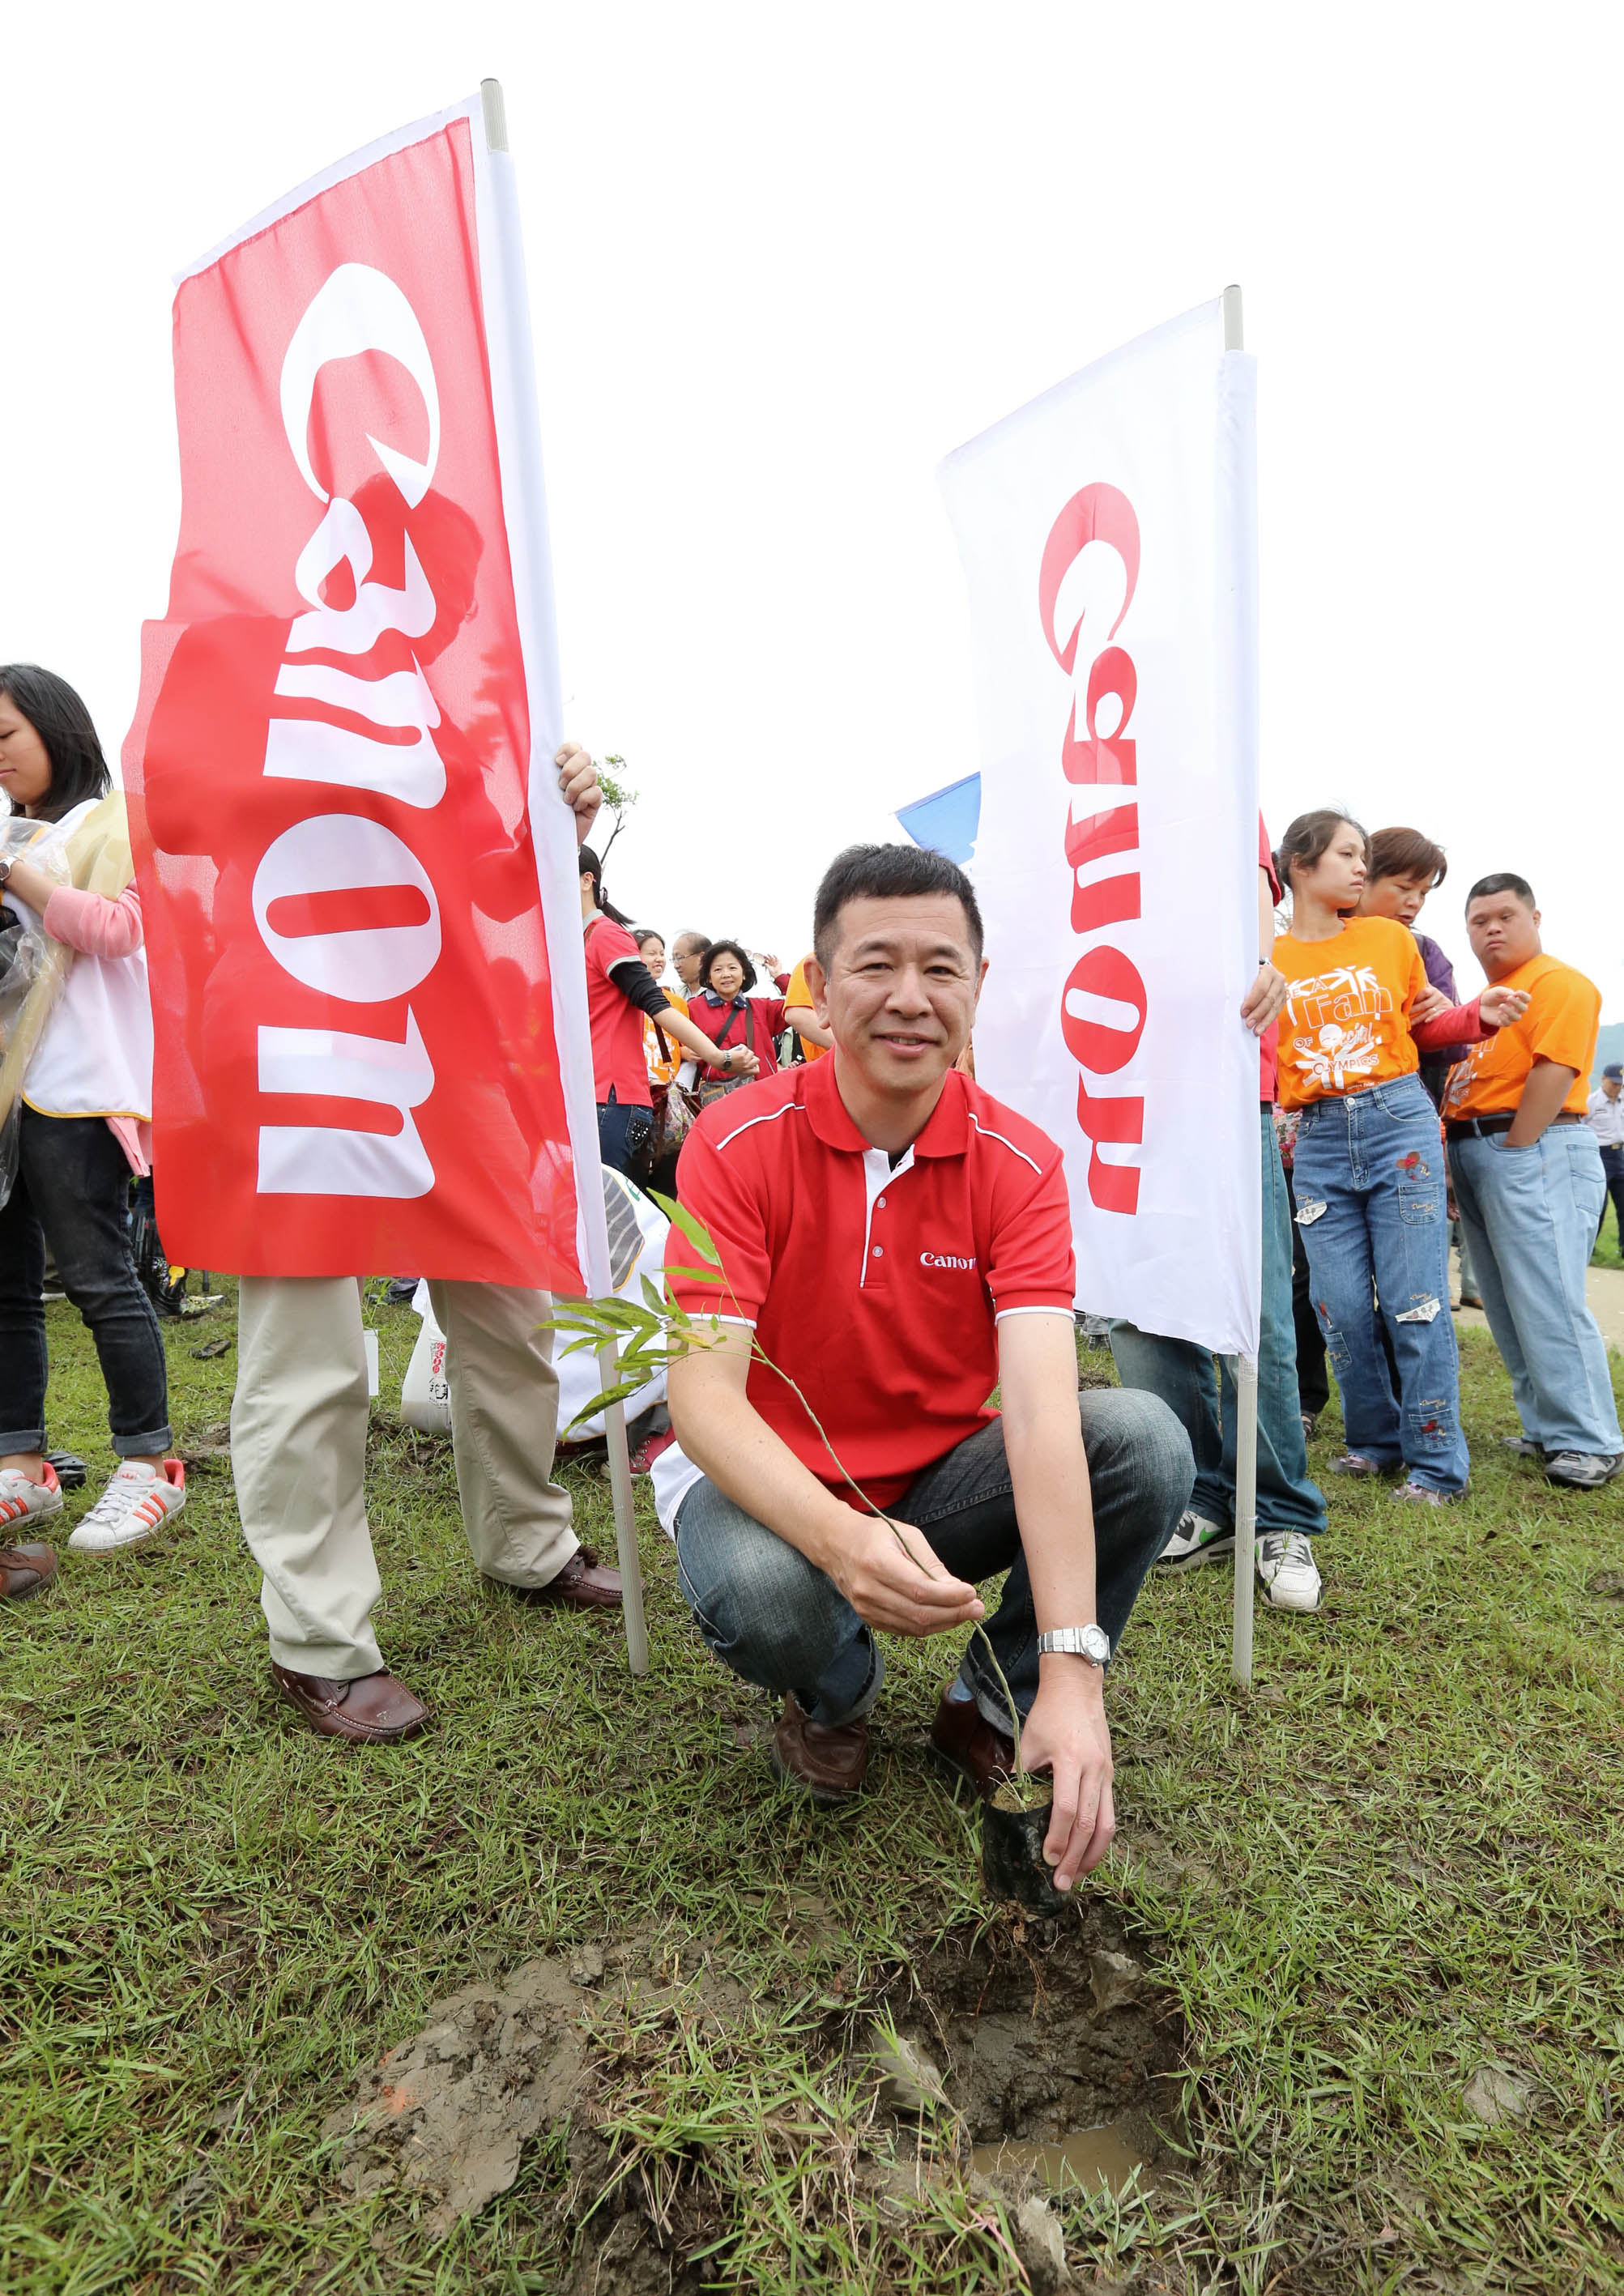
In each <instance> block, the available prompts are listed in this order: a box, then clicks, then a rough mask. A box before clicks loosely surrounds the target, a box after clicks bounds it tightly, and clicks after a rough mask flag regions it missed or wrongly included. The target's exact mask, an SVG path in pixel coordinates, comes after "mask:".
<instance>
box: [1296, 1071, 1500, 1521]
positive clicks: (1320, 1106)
mask: <svg viewBox="0 0 1624 2296" xmlns="http://www.w3.org/2000/svg"><path fill="white" fill-rule="evenodd" d="M1292 1179H1293V1181H1294V1182H1295V1185H1296V1191H1297V1224H1298V1226H1299V1227H1300V1229H1301V1231H1302V1237H1303V1241H1304V1242H1305V1243H1306V1244H1307V1245H1308V1270H1309V1273H1310V1275H1312V1277H1313V1279H1314V1311H1315V1313H1316V1316H1318V1317H1319V1327H1320V1329H1321V1331H1322V1332H1324V1333H1325V1352H1326V1354H1327V1355H1328V1356H1329V1357H1330V1358H1331V1368H1332V1369H1333V1372H1334V1373H1335V1374H1336V1383H1337V1385H1338V1387H1339V1388H1340V1389H1341V1395H1342V1417H1343V1421H1344V1423H1345V1424H1346V1426H1347V1429H1348V1443H1349V1448H1350V1449H1351V1450H1355V1451H1362V1452H1364V1453H1365V1454H1366V1456H1367V1457H1369V1458H1372V1459H1374V1460H1376V1461H1377V1462H1378V1463H1379V1464H1381V1465H1382V1466H1397V1465H1398V1462H1399V1461H1400V1460H1402V1461H1403V1463H1404V1464H1405V1466H1406V1467H1407V1469H1408V1471H1409V1477H1410V1480H1411V1481H1412V1482H1416V1483H1421V1484H1423V1485H1424V1486H1425V1487H1426V1488H1428V1489H1430V1490H1435V1491H1445V1492H1451V1493H1452V1492H1455V1491H1462V1490H1464V1489H1465V1488H1466V1475H1467V1469H1468V1460H1467V1456H1466V1439H1465V1437H1464V1435H1463V1434H1462V1432H1461V1403H1460V1357H1459V1356H1458V1355H1457V1354H1456V1346H1455V1326H1454V1324H1452V1323H1451V1322H1450V1320H1449V1221H1448V1210H1447V1203H1448V1198H1447V1192H1446V1190H1445V1186H1444V1152H1443V1147H1442V1144H1441V1142H1440V1140H1439V1129H1438V1111H1437V1110H1436V1109H1435V1108H1434V1107H1433V1105H1432V1103H1431V1101H1430V1100H1429V1099H1428V1098H1427V1095H1426V1092H1425V1090H1424V1088H1423V1085H1422V1082H1421V1079H1420V1078H1419V1077H1415V1076H1407V1077H1400V1078H1398V1080H1397V1082H1396V1083H1392V1084H1373V1085H1369V1086H1367V1087H1366V1089H1365V1090H1364V1091H1363V1092H1353V1093H1349V1094H1348V1095H1347V1096H1346V1097H1345V1098H1332V1099H1326V1100H1316V1101H1314V1102H1312V1103H1310V1104H1309V1106H1308V1107H1307V1108H1305V1109H1304V1111H1303V1112H1302V1121H1301V1123H1300V1125H1299V1126H1298V1128H1297V1152H1296V1157H1295V1160H1294V1162H1293V1166H1292ZM1378 1296H1379V1297H1380V1300H1381V1302H1382V1307H1381V1313H1382V1317H1383V1319H1384V1320H1385V1322H1386V1324H1387V1329H1388V1333H1389V1336H1390V1339H1391V1341H1392V1347H1393V1359H1394V1361H1395V1362H1396V1364H1397V1365H1398V1388H1399V1392H1398V1397H1397V1398H1395V1397H1394V1394H1393V1382H1392V1378H1391V1375H1390V1373H1389V1371H1388V1368H1387V1361H1386V1357H1384V1356H1383V1354H1382V1344H1381V1341H1380V1340H1379V1339H1378V1337H1377V1333H1376V1306H1375V1301H1376V1299H1377V1297H1378Z"/></svg>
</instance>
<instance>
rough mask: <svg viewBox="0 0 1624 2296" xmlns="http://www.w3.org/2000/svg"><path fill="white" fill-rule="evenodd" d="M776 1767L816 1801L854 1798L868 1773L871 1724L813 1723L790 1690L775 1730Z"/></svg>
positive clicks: (774, 1754)
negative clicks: (869, 1729) (809, 1720)
mask: <svg viewBox="0 0 1624 2296" xmlns="http://www.w3.org/2000/svg"><path fill="white" fill-rule="evenodd" d="M773 1767H774V1769H775V1770H776V1772H777V1773H778V1775H779V1776H780V1777H781V1778H782V1779H783V1781H784V1783H785V1784H786V1785H796V1786H804V1787H805V1788H806V1790H807V1792H808V1794H810V1795H811V1797H812V1800H814V1801H816V1802H822V1803H824V1804H825V1805H826V1804H828V1803H831V1802H841V1801H849V1800H850V1799H851V1797H852V1795H853V1794H854V1793H856V1792H858V1791H859V1789H860V1788H861V1786H862V1784H863V1781H864V1779H865V1777H866V1776H867V1775H868V1724H867V1723H866V1722H865V1721H863V1722H841V1723H839V1724H837V1725H835V1726H833V1727H832V1726H830V1725H829V1724H828V1723H826V1722H808V1719H807V1718H806V1716H805V1715H804V1714H803V1713H802V1712H801V1710H800V1701H799V1700H798V1699H797V1697H796V1695H795V1693H794V1692H793V1691H792V1690H791V1691H788V1692H786V1693H785V1694H784V1701H783V1713H782V1714H781V1715H780V1716H779V1717H778V1721H777V1726H776V1727H775V1730H774V1732H773Z"/></svg>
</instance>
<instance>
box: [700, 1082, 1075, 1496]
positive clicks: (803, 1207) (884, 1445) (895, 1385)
mask: <svg viewBox="0 0 1624 2296" xmlns="http://www.w3.org/2000/svg"><path fill="white" fill-rule="evenodd" d="M835 1066H836V1064H835V1062H834V1061H833V1060H827V1061H818V1062H815V1063H811V1064H808V1065H807V1066H804V1067H795V1068H792V1069H788V1070H784V1071H783V1073H782V1074H781V1075H779V1076H776V1077H774V1078H772V1079H771V1080H770V1081H769V1082H766V1083H761V1084H754V1085H751V1086H750V1087H747V1088H746V1089H745V1090H744V1091H742V1092H736V1093H732V1094H730V1095H728V1096H727V1098H726V1100H724V1101H719V1102H718V1103H716V1104H715V1105H713V1106H712V1107H710V1108H709V1109H707V1110H706V1111H705V1113H704V1114H703V1115H702V1116H701V1118H700V1119H699V1122H698V1123H697V1124H696V1125H695V1126H694V1128H693V1130H692V1131H691V1132H690V1133H689V1135H688V1137H687V1140H686V1142H685V1145H684V1148H683V1155H682V1201H683V1208H684V1210H686V1211H691V1212H692V1213H693V1216H694V1218H696V1219H697V1220H699V1221H701V1223H702V1225H703V1226H704V1227H705V1229H706V1230H707V1232H708V1233H709V1235H710V1237H711V1239H712V1241H713V1242H714V1243H715V1245H716V1247H717V1250H718V1252H719V1253H720V1255H721V1260H722V1267H723V1272H724V1274H725V1275H726V1277H727V1279H728V1289H727V1290H726V1291H722V1290H718V1288H717V1287H716V1286H714V1285H711V1284H705V1283H693V1281H692V1280H691V1279H685V1278H684V1277H683V1276H681V1275H677V1274H675V1273H671V1274H669V1275H668V1283H669V1285H670V1289H671V1292H672V1294H673V1296H674V1297H675V1298H676V1299H677V1300H679V1301H680V1303H681V1304H682V1306H683V1307H685V1308H686V1309H687V1310H688V1311H689V1313H690V1314H692V1315H697V1316H715V1315H723V1316H731V1317H737V1318H740V1319H742V1320H744V1321H747V1322H749V1323H750V1324H753V1325H754V1326H755V1331H756V1337H757V1340H758V1341H759V1344H760V1346H761V1348H762V1349H764V1350H765V1352H766V1354H767V1356H768V1357H770V1358H771V1359H772V1361H773V1362H774V1363H775V1364H776V1365H779V1366H780V1367H781V1369H782V1370H783V1372H785V1373H787V1374H789V1376H790V1378H791V1379H793V1380H794V1381H795V1382H797V1383H798V1384H799V1385H800V1388H801V1389H802V1390H803V1391H804V1393H805V1395H806V1398H807V1401H808V1403H809V1404H810V1405H811V1406H812V1409H813V1411H814V1412H816V1415H817V1416H818V1418H819V1419H820V1420H821V1421H822V1423H823V1425H824V1430H825V1431H826V1432H827V1435H828V1438H829V1441H830V1443H831V1444H833V1447H834V1449H835V1450H836V1451H837V1452H838V1454H839V1456H840V1458H841V1464H843V1465H844V1466H845V1467H846V1468H847V1470H848V1471H849V1473H850V1474H851V1475H852V1476H853V1477H855V1479H856V1480H857V1482H858V1483H860V1484H861V1485H862V1487H863V1488H864V1490H865V1491H866V1492H867V1494H868V1496H869V1497H870V1498H871V1499H873V1500H874V1503H875V1505H879V1506H886V1505H890V1504H891V1503H892V1502H893V1501H895V1500H896V1499H898V1498H899V1497H901V1495H902V1493H903V1492H904V1491H905V1490H906V1488H907V1487H908V1485H909V1484H910V1483H911V1482H912V1481H913V1480H914V1479H915V1476H917V1475H918V1474H919V1473H920V1472H922V1471H923V1469H924V1468H926V1467H928V1466H930V1465H931V1463H932V1462H933V1461H934V1460H937V1459H939V1458H941V1457H942V1456H944V1455H945V1454H946V1453H947V1452H948V1451H951V1450H952V1449H953V1447H954V1446H955V1445H956V1444H958V1443H962V1442H963V1441H964V1439H965V1438H966V1437H967V1436H970V1435H973V1434H974V1433H975V1431H976V1430H977V1428H978V1427H980V1426H983V1425H984V1424H985V1423H987V1422H988V1420H989V1419H992V1418H994V1417H996V1416H997V1415H996V1414H995V1413H994V1412H993V1411H991V1410H990V1409H989V1408H988V1396H989V1395H990V1394H991V1392H992V1390H993V1389H994V1388H995V1387H996V1386H997V1379H998V1357H997V1319H998V1318H999V1317H1000V1316H1007V1315H1012V1314H1019V1313H1020V1312H1021V1311H1022V1310H1032V1309H1037V1310H1042V1311H1045V1312H1046V1313H1051V1314H1053V1313H1059V1314H1062V1315H1065V1316H1070V1313H1071V1307H1072V1301H1073V1299H1074V1297H1075V1292H1076V1285H1075V1281H1074V1275H1075V1271H1074V1267H1073V1261H1072V1253H1071V1207H1070V1201H1069V1199H1068V1197H1067V1193H1066V1181H1065V1173H1064V1170H1063V1168H1062V1163H1061V1154H1060V1150H1059V1149H1058V1148H1057V1147H1056V1146H1055V1144H1054V1142H1053V1141H1052V1140H1050V1139H1049V1138H1048V1137H1047V1136H1046V1134H1044V1133H1042V1132H1040V1131H1038V1128H1037V1127H1036V1125H1032V1124H1029V1123H1028V1122H1027V1121H1026V1119H1025V1118H1024V1117H1021V1116H1017V1115H1016V1114H1015V1112H1014V1111H1013V1109H1008V1108H1005V1107H1004V1106H1003V1105H1002V1103H999V1102H998V1101H996V1100H994V1099H993V1098H992V1097H991V1095H989V1094H988V1093H985V1092H983V1091H981V1090H980V1087H978V1086H976V1085H975V1084H972V1081H971V1079H970V1078H968V1077H967V1076H964V1075H963V1074H961V1073H960V1071H959V1070H950V1071H949V1073H948V1075H947V1080H946V1083H945V1084H944V1086H943V1088H942V1096H941V1098H940V1100H939V1102H938V1103H937V1104H936V1108H935V1111H934V1112H933V1114H932V1115H931V1120H930V1122H929V1123H928V1124H927V1125H926V1126H925V1128H924V1130H923V1132H922V1133H921V1134H920V1136H919V1137H918V1139H917V1140H916V1141H915V1143H914V1144H913V1146H912V1148H910V1149H909V1150H908V1151H907V1152H906V1155H905V1156H904V1157H903V1158H902V1159H901V1160H899V1162H898V1165H897V1167H896V1169H894V1170H893V1169H891V1164H890V1158H889V1157H888V1156H887V1155H886V1153H885V1152H884V1150H883V1149H880V1148H873V1147H871V1146H870V1145H869V1144H868V1142H867V1141H866V1140H865V1139H864V1137H863V1136H862V1134H861V1133H860V1132H859V1131H858V1130H857V1127H856V1125H855V1124H853V1122H852V1120H851V1119H850V1117H849V1115H848V1114H847V1113H846V1107H845V1103H844V1102H843V1101H842V1100H841V1096H840V1092H839V1089H838V1087H837V1085H836V1081H835ZM695 1257H696V1255H695V1251H694V1247H693V1245H692V1244H691V1243H690V1242H688V1240H687V1238H686V1237H685V1235H684V1234H682V1232H681V1230H680V1229H678V1228H675V1227H674V1228H673V1229H672V1230H671V1234H670V1236H669V1239H668V1243H667V1250H666V1267H667V1268H668V1271H674V1270H676V1269H678V1268H681V1267H692V1266H693V1264H694V1260H695ZM748 1392H749V1396H750V1402H751V1403H752V1404H753V1405H754V1406H755V1408H756V1409H757V1410H758V1411H759V1413H760V1415H761V1416H762V1418H763V1419H765V1420H766V1422H767V1425H768V1426H769V1427H771V1428H772V1429H773V1430H774V1431H775V1433H776V1434H778V1435H780V1436H782V1438H783V1440H784V1441H785V1442H786V1443H787V1444H788V1445H789V1447H790V1448H791V1450H792V1451H793V1452H794V1454H795V1456H796V1457H797V1458H799V1459H800V1460H801V1461H802V1462H803V1464H805V1465H806V1466H808V1467H809V1468H810V1469H811V1471H812V1472H813V1473H814V1474H815V1475H816V1477H817V1479H818V1480H819V1481H820V1482H822V1483H824V1484H825V1485H826V1486H827V1487H828V1488H829V1489H830V1490H832V1491H833V1492H835V1493H837V1494H839V1493H841V1492H844V1493H845V1494H846V1496H847V1497H851V1496H852V1495H851V1493H850V1490H849V1486H848V1485H847V1484H846V1482H845V1481H844V1479H843V1478H842V1476H841V1472H840V1470H839V1468H837V1467H836V1466H835V1464H834V1463H833V1460H832V1459H831V1457H830V1456H829V1451H828V1449H827V1447H825V1446H824V1443H823V1442H822V1441H820V1439H819V1438H818V1435H817V1431H816V1428H815V1427H814V1426H813V1424H812V1422H811V1419H810V1418H809V1417H808V1413H807V1411H806V1409H805V1408H804V1406H802V1405H801V1403H800V1401H799V1400H798V1399H797V1398H796V1396H795V1395H794V1393H793V1392H792V1390H791V1389H790V1387H789V1386H788V1385H787V1384H786V1382H785V1381H784V1380H783V1379H782V1378H780V1377H779V1376H778V1374H777V1373H775V1372H772V1371H769V1370H767V1367H766V1365H764V1364H761V1363H759V1362H752V1364H751V1365H750V1381H749V1388H748ZM662 1471H663V1472H662ZM696 1478H697V1470H696V1469H694V1468H693V1467H692V1466H691V1465H690V1464H689V1463H688V1462H687V1461H686V1460H685V1458H684V1457H683V1455H682V1453H681V1452H680V1450H677V1449H676V1448H675V1447H673V1449H672V1450H671V1451H668V1452H667V1453H666V1454H665V1455H664V1456H663V1457H662V1458H661V1459H660V1460H659V1461H658V1462H657V1463H656V1483H655V1489H656V1497H657V1499H658V1500H659V1503H660V1519H661V1521H663V1522H664V1523H665V1524H666V1526H667V1528H668V1529H669V1528H670V1527H671V1523H672V1521H673V1518H674V1516H675V1512H676V1508H677V1505H680V1503H681V1500H682V1498H683V1497H684V1496H685V1493H686V1491H687V1489H688V1488H691V1486H692V1484H693V1481H694V1480H696ZM853 1504H854V1505H855V1504H856V1501H855V1498H854V1499H853Z"/></svg>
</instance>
